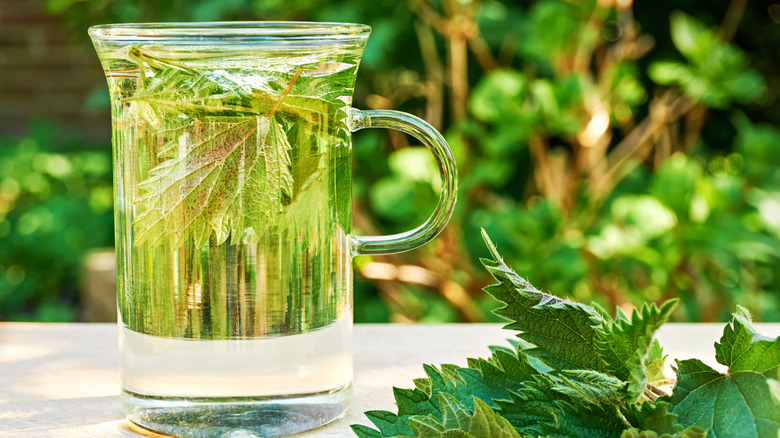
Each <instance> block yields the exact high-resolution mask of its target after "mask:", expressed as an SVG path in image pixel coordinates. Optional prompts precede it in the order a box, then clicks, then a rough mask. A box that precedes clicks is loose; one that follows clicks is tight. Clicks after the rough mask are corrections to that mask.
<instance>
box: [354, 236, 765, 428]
mask: <svg viewBox="0 0 780 438" xmlns="http://www.w3.org/2000/svg"><path fill="white" fill-rule="evenodd" d="M483 237H484V238H485V241H486V243H487V245H488V248H489V250H490V252H491V255H492V256H493V258H492V259H483V260H482V262H483V264H484V265H485V267H486V268H487V269H488V271H489V272H490V273H491V274H492V275H493V277H494V278H495V279H496V280H498V283H497V284H494V285H491V286H489V287H488V288H486V290H487V291H488V292H489V293H491V294H492V295H493V296H494V297H496V298H497V299H498V300H500V301H502V302H503V303H504V304H505V305H504V307H501V308H500V309H498V310H497V311H496V313H497V314H499V315H502V316H504V317H506V318H509V319H510V320H511V321H512V322H511V323H509V324H508V325H507V326H506V327H505V328H509V329H512V330H520V331H522V333H520V334H519V335H518V337H519V340H518V339H516V340H515V341H514V342H513V346H514V347H515V349H514V350H512V349H508V348H499V347H491V351H492V355H491V357H490V358H488V359H468V367H466V368H460V367H457V366H455V365H442V366H441V367H440V368H435V367H433V366H430V365H425V366H424V369H425V373H426V375H427V377H426V378H424V379H416V380H415V386H416V389H405V390H403V389H397V388H396V389H394V394H395V398H396V402H397V404H398V414H393V413H390V412H384V411H371V412H367V413H366V415H367V416H368V418H369V419H370V420H371V421H372V422H373V423H374V425H375V426H376V427H378V428H379V430H378V431H377V430H373V429H370V428H367V427H365V426H353V429H354V430H355V433H357V434H358V436H360V437H363V438H377V437H393V438H397V437H412V436H414V437H493V436H522V437H524V438H527V437H531V438H541V437H545V438H580V437H589V438H591V437H596V438H600V437H603V438H616V437H622V438H653V437H656V438H704V437H709V438H743V437H745V438H759V437H760V438H763V437H776V436H778V433H780V352H778V348H780V347H779V346H780V338H778V339H770V338H767V337H763V336H760V335H759V334H758V333H757V332H756V331H755V329H754V328H753V326H752V324H751V322H750V317H749V315H748V314H747V311H745V310H744V309H741V308H740V310H739V312H738V313H737V314H736V315H735V317H734V320H733V321H732V322H731V324H730V325H729V326H727V327H726V329H725V331H724V334H723V337H722V338H721V340H720V343H719V344H717V345H716V352H717V358H718V361H719V362H721V363H722V364H724V365H727V366H728V367H729V374H727V375H723V374H720V373H718V372H717V371H715V370H713V369H711V368H710V367H708V366H707V365H705V364H704V363H702V362H701V361H699V360H696V359H691V360H686V361H678V362H677V365H678V373H677V382H676V386H675V388H674V393H673V395H671V396H666V395H663V392H662V391H661V390H659V389H658V388H656V387H655V385H657V384H658V385H660V384H665V383H668V382H667V379H666V377H665V376H664V374H663V368H664V359H665V356H664V353H663V349H662V348H661V346H660V344H659V343H658V341H656V340H654V339H653V334H654V333H655V331H656V330H657V329H658V327H659V326H661V324H663V323H664V322H665V321H666V319H667V318H668V316H669V314H670V313H671V311H672V309H673V308H674V306H675V301H669V302H667V303H664V304H663V305H661V306H660V307H657V306H655V305H644V306H642V307H641V308H640V309H639V310H635V311H634V312H632V314H631V316H630V318H629V317H628V316H627V315H625V314H623V313H622V312H618V315H617V317H616V318H615V320H614V321H613V320H612V319H611V318H610V317H609V316H608V315H607V314H606V312H605V311H603V310H602V309H600V308H599V307H590V306H585V305H583V304H577V303H573V302H570V301H566V300H563V299H560V298H556V297H553V296H551V295H548V294H545V293H542V292H540V291H538V290H537V289H536V288H534V287H533V286H531V285H530V284H529V283H528V282H527V281H525V280H524V279H522V278H521V277H519V276H518V275H517V274H515V273H514V272H513V271H512V270H511V269H510V268H509V267H508V266H507V265H506V264H505V263H504V262H503V260H502V259H501V257H500V256H499V254H498V251H497V250H496V247H495V246H494V245H493V243H492V242H491V241H490V239H489V238H488V237H487V235H485V233H484V231H483ZM659 396H660V398H659ZM510 426H511V428H513V429H510V428H509V427H510ZM516 434H517V435H516Z"/></svg>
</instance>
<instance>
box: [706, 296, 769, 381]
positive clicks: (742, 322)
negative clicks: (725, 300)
mask: <svg viewBox="0 0 780 438" xmlns="http://www.w3.org/2000/svg"><path fill="white" fill-rule="evenodd" d="M715 352H716V354H715V359H716V360H717V361H718V363H720V364H722V365H725V366H727V367H729V373H734V372H739V371H754V372H757V373H761V374H763V375H765V376H767V377H770V376H772V375H776V374H777V371H778V369H780V337H777V338H769V337H766V336H762V335H761V334H759V333H758V331H757V330H756V329H755V327H753V323H752V321H751V320H750V314H749V313H748V311H747V309H745V308H744V307H741V306H737V313H736V314H734V319H733V320H732V322H731V323H730V324H728V325H726V327H725V328H724V329H723V336H722V337H721V338H720V342H719V343H716V344H715ZM773 373H774V374H773Z"/></svg>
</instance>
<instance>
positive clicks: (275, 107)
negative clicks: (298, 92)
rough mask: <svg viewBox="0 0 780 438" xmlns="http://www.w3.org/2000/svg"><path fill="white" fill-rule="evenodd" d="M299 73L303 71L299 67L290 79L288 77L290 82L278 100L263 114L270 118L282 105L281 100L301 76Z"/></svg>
mask: <svg viewBox="0 0 780 438" xmlns="http://www.w3.org/2000/svg"><path fill="white" fill-rule="evenodd" d="M301 73H303V68H299V69H298V71H296V72H295V75H293V77H292V79H290V83H289V84H287V87H285V89H284V92H282V95H281V96H279V100H277V101H276V103H274V106H272V107H271V110H270V111H268V114H266V115H265V116H266V117H268V118H269V119H270V118H271V116H273V115H274V113H275V112H276V110H278V109H279V107H280V106H281V105H282V101H284V99H285V98H286V97H287V95H288V94H290V91H292V87H293V85H295V83H296V82H298V78H300V77H301Z"/></svg>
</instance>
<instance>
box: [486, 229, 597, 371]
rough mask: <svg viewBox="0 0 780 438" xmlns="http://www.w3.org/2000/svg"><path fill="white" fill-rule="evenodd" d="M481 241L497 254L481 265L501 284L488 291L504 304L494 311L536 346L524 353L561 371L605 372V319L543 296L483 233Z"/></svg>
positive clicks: (590, 311) (586, 307) (491, 286)
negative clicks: (601, 340)
mask: <svg viewBox="0 0 780 438" xmlns="http://www.w3.org/2000/svg"><path fill="white" fill-rule="evenodd" d="M482 237H483V239H485V242H486V243H487V245H488V249H489V250H490V253H491V255H492V256H493V259H482V264H483V265H484V266H485V268H486V269H487V270H488V272H490V274H491V275H492V276H493V278H495V279H496V280H498V283H496V284H493V285H490V286H488V287H486V288H485V291H486V292H487V293H489V294H490V295H492V296H493V297H495V298H496V299H497V300H499V301H501V302H503V303H505V305H504V306H503V307H501V308H500V309H498V310H496V311H495V313H496V314H497V315H500V316H503V317H505V318H507V319H509V320H511V321H512V322H511V323H509V324H507V325H506V326H504V328H505V329H509V330H517V331H521V333H520V334H518V335H517V336H518V337H519V338H520V339H522V340H524V341H527V342H530V343H532V344H534V345H536V346H537V347H538V348H535V349H531V350H527V351H526V352H527V353H528V354H530V355H534V356H537V357H539V358H540V359H542V360H544V361H545V362H547V363H548V364H549V365H552V366H553V367H554V368H556V369H559V370H564V369H590V370H595V371H601V372H603V371H606V369H607V367H606V365H605V363H604V362H603V361H602V359H601V357H600V355H599V347H598V346H597V345H596V343H597V332H598V330H599V329H600V327H601V326H602V325H603V324H604V319H603V317H602V315H601V314H599V313H598V312H596V311H595V310H594V309H593V308H591V307H589V306H586V305H583V304H579V303H574V302H571V301H567V300H564V299H561V298H558V297H555V296H552V295H549V294H545V293H542V292H540V291H539V290H537V289H536V288H535V287H533V286H532V285H531V284H530V283H528V282H527V281H526V280H525V279H523V278H522V277H520V276H519V275H517V274H516V273H515V272H514V271H512V269H510V268H509V267H508V266H507V265H506V264H505V263H504V261H503V259H502V258H501V256H500V255H499V254H498V250H497V249H496V247H495V245H493V242H492V241H491V240H490V238H489V237H488V236H487V233H486V232H485V231H484V230H482Z"/></svg>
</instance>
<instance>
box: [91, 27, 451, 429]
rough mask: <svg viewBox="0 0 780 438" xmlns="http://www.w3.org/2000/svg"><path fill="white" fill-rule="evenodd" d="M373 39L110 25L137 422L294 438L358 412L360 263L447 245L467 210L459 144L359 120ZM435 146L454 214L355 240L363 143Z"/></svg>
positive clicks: (444, 210) (343, 32) (127, 403)
mask: <svg viewBox="0 0 780 438" xmlns="http://www.w3.org/2000/svg"><path fill="white" fill-rule="evenodd" d="M369 33H370V28H369V27H368V26H365V25H360V24H343V23H282V22H278V23H275V22H268V23H262V22H257V23H253V22H246V23H241V22H238V23H192V24H173V23H170V24H166V23H159V24H116V25H102V26H95V27H92V28H90V30H89V34H90V36H91V38H92V41H93V43H94V45H95V48H96V50H97V53H98V55H99V57H100V60H101V63H102V66H103V69H104V71H105V74H106V77H107V80H108V86H109V89H110V94H111V110H112V136H113V157H114V172H115V177H116V183H115V225H116V257H117V285H118V308H119V318H120V321H119V322H120V339H119V349H120V374H121V383H122V400H123V405H124V410H125V414H126V415H127V417H128V418H129V419H130V420H132V421H133V422H135V423H137V424H139V425H141V426H144V427H146V428H149V429H152V430H155V431H159V432H162V433H166V434H170V435H174V436H182V437H212V436H214V437H218V436H221V437H252V436H280V435H289V434H292V433H296V432H301V431H304V430H307V429H311V428H314V427H317V426H320V425H322V424H325V423H328V422H330V421H332V420H334V419H336V418H339V417H341V416H342V415H344V413H345V412H346V409H347V407H348V405H349V399H350V395H351V382H352V340H351V337H352V264H351V259H352V257H353V256H355V255H359V254H388V253H393V252H400V251H406V250H410V249H413V248H416V247H419V246H420V245H423V244H425V243H426V242H428V241H429V240H431V239H432V238H433V237H435V236H436V235H437V234H438V233H439V232H440V231H441V230H442V228H443V227H444V226H445V224H446V223H447V221H448V220H449V218H450V216H451V214H452V210H453V207H454V204H455V194H456V168H455V163H454V161H453V158H452V153H451V151H450V150H449V147H448V146H447V144H446V142H445V141H444V139H443V138H442V136H441V135H440V134H439V133H438V132H436V131H435V130H434V128H432V127H431V126H430V125H429V124H427V123H426V122H424V121H422V120H420V119H419V118H417V117H414V116H412V115H410V114H406V113H401V112H397V111H360V110H356V109H353V108H351V102H352V92H353V87H354V82H355V77H356V72H357V67H358V64H359V62H360V57H361V54H362V52H363V49H364V47H365V44H366V41H367V39H368V35H369ZM370 127H381V128H391V129H397V130H400V131H402V132H405V133H407V134H410V135H412V136H414V137H416V138H417V139H419V140H420V141H421V142H422V143H423V144H424V145H425V146H426V147H428V148H429V149H430V150H431V152H432V153H433V155H434V157H435V159H436V161H437V163H438V167H439V171H440V174H441V191H440V194H439V202H438V205H437V206H436V208H435V210H434V212H433V213H432V215H431V216H430V218H429V219H428V220H427V221H426V222H425V223H424V224H423V225H421V226H419V227H417V228H415V229H414V230H411V231H408V232H405V233H401V234H396V235H390V236H355V235H352V234H351V228H352V227H351V222H352V194H351V166H352V145H351V132H354V131H357V130H359V129H363V128H370Z"/></svg>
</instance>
